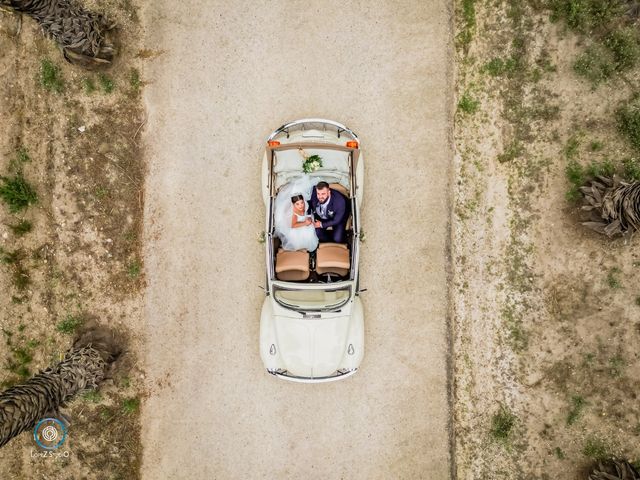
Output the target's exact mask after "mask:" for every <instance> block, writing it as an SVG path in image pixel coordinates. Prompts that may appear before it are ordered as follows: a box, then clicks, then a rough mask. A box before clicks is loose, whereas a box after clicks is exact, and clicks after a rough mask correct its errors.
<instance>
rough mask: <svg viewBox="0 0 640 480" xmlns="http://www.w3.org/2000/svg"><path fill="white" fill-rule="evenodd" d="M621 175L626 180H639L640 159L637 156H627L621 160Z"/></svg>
mask: <svg viewBox="0 0 640 480" xmlns="http://www.w3.org/2000/svg"><path fill="white" fill-rule="evenodd" d="M622 167H623V172H622V175H623V176H624V178H626V179H627V180H631V181H636V182H637V181H640V161H638V159H637V158H627V159H624V160H623V161H622Z"/></svg>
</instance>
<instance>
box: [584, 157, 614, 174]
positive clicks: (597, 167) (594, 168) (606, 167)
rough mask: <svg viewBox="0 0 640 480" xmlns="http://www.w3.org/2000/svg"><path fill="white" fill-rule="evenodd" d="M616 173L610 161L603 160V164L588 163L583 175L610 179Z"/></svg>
mask: <svg viewBox="0 0 640 480" xmlns="http://www.w3.org/2000/svg"><path fill="white" fill-rule="evenodd" d="M615 172H616V167H615V165H614V164H613V162H612V161H611V160H608V159H607V160H604V161H603V162H592V163H590V164H589V165H588V166H587V168H586V170H585V173H586V174H587V176H588V177H597V176H603V177H611V176H613V174H614V173H615Z"/></svg>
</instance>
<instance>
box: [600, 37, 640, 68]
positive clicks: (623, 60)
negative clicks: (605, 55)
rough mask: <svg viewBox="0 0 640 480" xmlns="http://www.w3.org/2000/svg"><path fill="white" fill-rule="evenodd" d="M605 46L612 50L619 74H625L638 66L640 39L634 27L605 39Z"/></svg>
mask: <svg viewBox="0 0 640 480" xmlns="http://www.w3.org/2000/svg"><path fill="white" fill-rule="evenodd" d="M604 44H605V45H606V46H607V48H609V50H611V53H612V54H613V58H614V66H615V70H616V71H617V72H624V71H627V70H629V69H631V68H633V67H635V66H636V65H637V64H638V59H640V37H639V36H638V31H637V30H636V28H634V27H626V28H621V29H619V30H614V31H613V32H611V33H610V34H609V35H607V36H606V37H605V40H604Z"/></svg>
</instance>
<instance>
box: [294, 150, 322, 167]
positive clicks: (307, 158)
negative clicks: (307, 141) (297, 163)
mask: <svg viewBox="0 0 640 480" xmlns="http://www.w3.org/2000/svg"><path fill="white" fill-rule="evenodd" d="M299 151H300V155H302V156H303V157H304V162H303V163H302V171H303V172H304V173H311V172H315V171H316V170H318V169H319V168H320V167H321V166H322V158H321V157H320V155H307V154H306V152H305V151H304V150H302V149H299Z"/></svg>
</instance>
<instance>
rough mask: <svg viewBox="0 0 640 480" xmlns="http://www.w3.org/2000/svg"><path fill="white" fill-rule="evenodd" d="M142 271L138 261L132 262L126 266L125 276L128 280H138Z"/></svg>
mask: <svg viewBox="0 0 640 480" xmlns="http://www.w3.org/2000/svg"><path fill="white" fill-rule="evenodd" d="M141 271H142V265H141V264H140V262H139V261H138V260H133V261H132V262H129V264H128V265H127V275H128V276H129V278H138V277H139V276H140V272H141Z"/></svg>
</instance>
